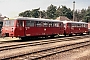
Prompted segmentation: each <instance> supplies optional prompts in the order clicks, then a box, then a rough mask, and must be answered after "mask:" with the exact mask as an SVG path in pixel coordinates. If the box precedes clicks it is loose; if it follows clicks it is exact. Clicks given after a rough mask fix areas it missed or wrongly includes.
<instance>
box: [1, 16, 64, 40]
mask: <svg viewBox="0 0 90 60" xmlns="http://www.w3.org/2000/svg"><path fill="white" fill-rule="evenodd" d="M1 31H2V33H1V35H2V36H6V37H19V38H21V39H25V38H26V37H29V38H30V37H35V36H51V37H53V36H55V35H58V34H64V25H63V22H61V21H59V20H50V19H40V18H29V17H19V18H15V19H11V20H4V21H3V27H2V30H1Z"/></svg>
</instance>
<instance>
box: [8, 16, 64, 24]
mask: <svg viewBox="0 0 90 60" xmlns="http://www.w3.org/2000/svg"><path fill="white" fill-rule="evenodd" d="M9 20H32V21H45V22H61V21H60V20H53V19H43V18H29V17H18V18H13V19H9ZM62 23H63V22H62Z"/></svg>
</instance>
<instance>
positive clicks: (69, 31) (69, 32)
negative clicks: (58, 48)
mask: <svg viewBox="0 0 90 60" xmlns="http://www.w3.org/2000/svg"><path fill="white" fill-rule="evenodd" d="M66 31H67V33H68V34H71V32H72V31H71V23H67V30H66Z"/></svg>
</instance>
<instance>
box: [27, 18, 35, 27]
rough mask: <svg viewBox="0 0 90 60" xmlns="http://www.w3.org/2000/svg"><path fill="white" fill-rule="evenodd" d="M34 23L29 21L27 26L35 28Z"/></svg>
mask: <svg viewBox="0 0 90 60" xmlns="http://www.w3.org/2000/svg"><path fill="white" fill-rule="evenodd" d="M34 23H35V22H34V21H29V20H27V21H26V26H30V27H34Z"/></svg>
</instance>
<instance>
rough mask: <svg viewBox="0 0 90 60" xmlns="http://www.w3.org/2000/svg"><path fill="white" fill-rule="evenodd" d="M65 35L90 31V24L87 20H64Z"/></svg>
mask: <svg viewBox="0 0 90 60" xmlns="http://www.w3.org/2000/svg"><path fill="white" fill-rule="evenodd" d="M63 23H64V27H65V29H64V35H70V36H71V35H72V34H83V33H88V24H87V23H85V22H75V21H63Z"/></svg>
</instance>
